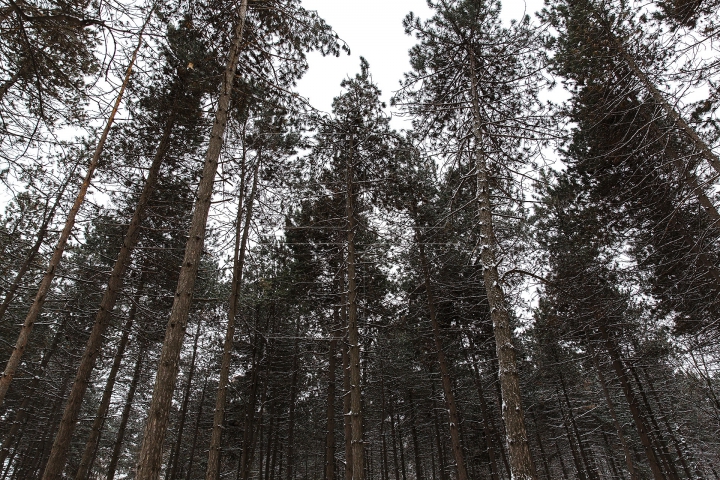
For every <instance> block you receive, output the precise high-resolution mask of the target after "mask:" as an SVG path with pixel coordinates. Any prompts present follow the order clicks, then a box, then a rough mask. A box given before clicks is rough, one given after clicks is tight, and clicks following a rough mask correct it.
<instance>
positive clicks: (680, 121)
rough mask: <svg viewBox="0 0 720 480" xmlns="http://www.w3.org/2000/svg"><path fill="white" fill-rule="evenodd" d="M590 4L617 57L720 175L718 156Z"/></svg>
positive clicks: (591, 4) (590, 0)
mask: <svg viewBox="0 0 720 480" xmlns="http://www.w3.org/2000/svg"><path fill="white" fill-rule="evenodd" d="M592 2H593V0H588V1H587V5H588V6H589V7H590V10H591V11H592V12H593V13H594V15H595V17H596V19H597V21H598V22H599V23H600V24H601V25H602V27H603V29H604V30H605V33H606V34H607V35H608V37H610V40H611V41H612V42H613V43H614V45H615V48H616V49H617V52H618V55H619V56H620V57H621V58H622V59H623V60H624V61H625V63H626V64H627V66H628V67H629V68H630V71H632V73H633V75H635V77H636V78H637V79H638V80H639V81H640V83H642V85H643V87H645V89H646V90H647V91H648V93H649V94H650V96H652V98H653V100H655V102H656V103H657V104H658V105H659V106H660V107H661V108H662V109H663V110H664V111H665V114H666V115H667V116H668V117H669V118H670V120H672V122H673V123H674V124H675V126H676V127H677V128H678V129H680V130H681V131H682V132H683V133H685V135H687V137H688V139H689V140H690V142H691V143H692V144H693V146H694V147H695V148H696V149H697V150H698V151H699V152H700V154H701V155H702V157H703V158H704V159H705V161H707V162H708V164H709V165H710V166H711V167H712V168H714V169H715V171H716V172H717V173H720V159H718V156H717V155H716V154H715V153H714V152H713V151H712V150H711V149H710V147H709V146H708V144H707V143H705V141H703V139H701V138H700V136H699V135H698V133H697V132H696V131H695V129H694V128H692V127H691V126H690V125H689V124H688V123H687V122H686V121H685V119H684V118H682V116H681V115H680V113H679V112H678V111H677V110H675V107H673V106H672V105H671V104H670V102H668V101H667V99H666V98H665V97H664V96H663V94H662V92H661V91H660V90H659V89H658V88H657V87H656V86H655V84H654V83H653V81H652V80H651V79H650V77H649V76H648V75H647V74H646V73H645V72H644V71H643V70H642V68H641V67H640V65H638V62H637V61H635V58H633V56H632V55H631V54H630V52H628V50H627V48H625V45H623V43H622V40H621V39H620V38H618V37H617V36H616V35H615V33H614V32H613V31H612V26H611V25H610V23H609V22H608V21H607V20H606V19H605V17H604V16H603V14H602V13H601V12H599V11H598V10H597V9H596V8H595V6H594V5H593V3H592Z"/></svg>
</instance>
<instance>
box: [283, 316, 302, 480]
mask: <svg viewBox="0 0 720 480" xmlns="http://www.w3.org/2000/svg"><path fill="white" fill-rule="evenodd" d="M299 330H300V328H299V322H298V323H296V324H295V342H294V343H295V345H294V346H293V360H292V380H291V382H290V401H289V405H290V408H289V411H288V444H287V469H286V472H285V478H286V480H292V478H293V467H294V466H295V451H294V447H295V402H297V391H298V370H299V369H300V365H299V364H298V357H299V351H298V350H299V341H298V338H297V336H298V335H299V333H300V332H299Z"/></svg>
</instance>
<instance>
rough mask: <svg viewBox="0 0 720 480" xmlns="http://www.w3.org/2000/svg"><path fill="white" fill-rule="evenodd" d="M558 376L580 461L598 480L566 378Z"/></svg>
mask: <svg viewBox="0 0 720 480" xmlns="http://www.w3.org/2000/svg"><path fill="white" fill-rule="evenodd" d="M558 376H559V377H560V386H561V387H562V394H563V398H564V399H565V405H566V406H567V408H568V417H570V425H572V430H573V433H574V434H575V439H576V440H577V444H578V450H580V459H581V460H582V464H583V466H584V467H585V471H586V472H587V475H588V477H589V478H590V479H591V480H596V478H597V475H595V471H594V470H593V468H592V466H591V465H590V460H589V459H588V455H587V452H586V451H585V447H584V446H583V440H582V435H580V430H579V428H578V426H577V422H576V421H575V414H574V413H573V407H572V405H571V404H570V397H569V396H568V393H567V386H566V385H565V377H564V376H563V374H562V371H559V372H558Z"/></svg>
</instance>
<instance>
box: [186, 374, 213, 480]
mask: <svg viewBox="0 0 720 480" xmlns="http://www.w3.org/2000/svg"><path fill="white" fill-rule="evenodd" d="M207 384H208V381H207V377H206V378H205V381H204V382H203V388H202V391H201V392H200V403H198V410H197V414H196V415H195V428H194V429H193V439H192V444H191V445H190V452H189V453H188V467H187V474H186V476H185V480H190V479H191V478H192V468H193V463H195V448H196V447H197V441H198V435H199V434H200V419H201V418H202V410H203V403H205V392H206V391H207Z"/></svg>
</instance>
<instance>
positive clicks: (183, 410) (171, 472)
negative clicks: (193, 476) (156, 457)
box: [78, 321, 202, 480]
mask: <svg viewBox="0 0 720 480" xmlns="http://www.w3.org/2000/svg"><path fill="white" fill-rule="evenodd" d="M200 325H202V323H201V322H200V321H198V325H197V331H196V332H195V341H194V343H193V353H192V357H190V368H189V370H188V378H187V382H186V383H185V392H184V393H183V401H182V405H181V406H180V415H179V417H178V420H179V422H180V424H179V425H178V434H177V438H176V439H175V450H174V451H173V454H172V462H171V465H170V468H169V469H168V474H167V476H166V478H167V479H169V480H175V479H176V478H177V475H178V465H179V463H180V462H179V461H178V459H179V458H180V447H181V446H182V438H183V430H185V420H186V417H187V410H188V404H189V402H190V394H191V393H192V381H193V377H194V376H195V359H196V358H197V349H198V340H199V339H200ZM78 480H79V479H78Z"/></svg>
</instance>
